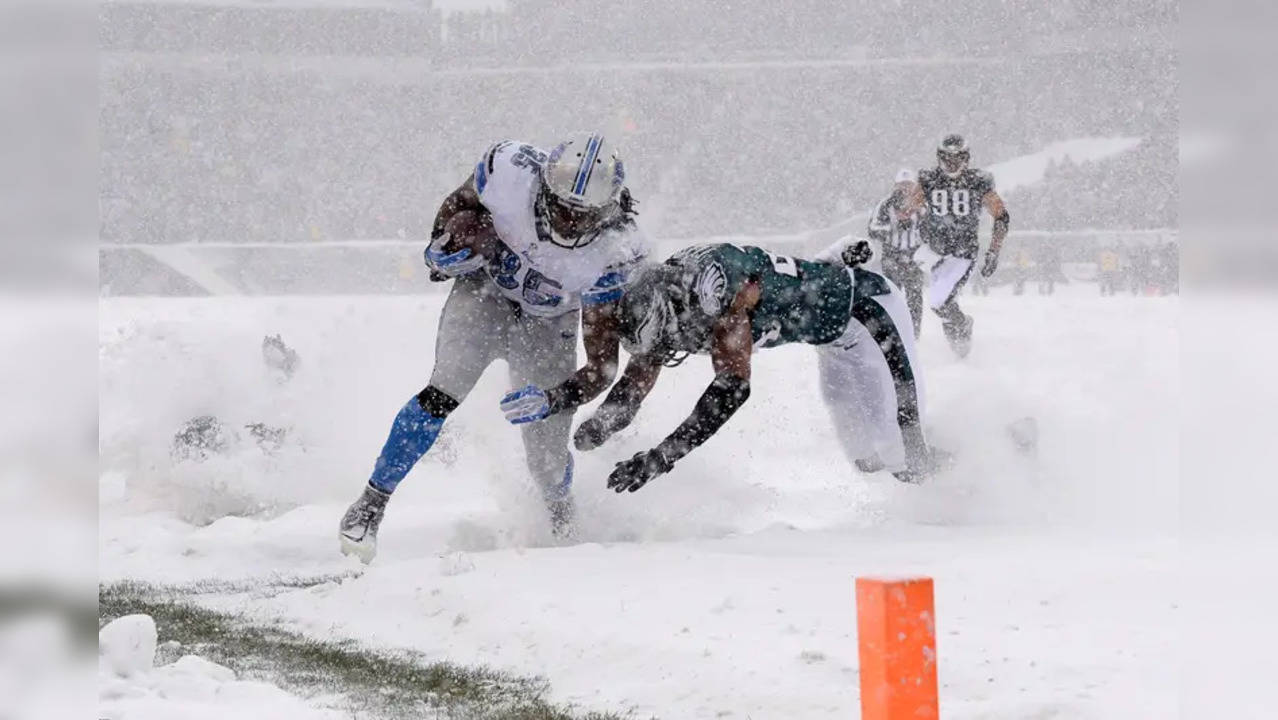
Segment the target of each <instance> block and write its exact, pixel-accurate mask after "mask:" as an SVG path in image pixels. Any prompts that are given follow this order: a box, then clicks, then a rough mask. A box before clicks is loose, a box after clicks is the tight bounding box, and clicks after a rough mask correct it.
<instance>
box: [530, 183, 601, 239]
mask: <svg viewBox="0 0 1278 720" xmlns="http://www.w3.org/2000/svg"><path fill="white" fill-rule="evenodd" d="M546 202H547V200H546V196H545V193H544V192H539V193H537V199H536V200H534V201H533V208H534V212H533V222H534V223H535V224H536V226H537V228H536V229H537V237H538V238H539V239H541V240H546V241H548V242H550V244H552V245H556V246H558V247H561V248H566V249H568V250H576V249H578V248H583V247H585V246H587V245H589V244H590V243H592V242H594V241H595V238H597V237H599V231H598V230H591V231H590V232H586V233H583V234H582V235H581V236H579V237H577V238H576V239H575V240H574V239H571V238H568V237H565V236H563V235H560V234H559V233H558V232H557V231H556V230H555V226H554V223H552V222H550V209H549V208H547V207H546Z"/></svg>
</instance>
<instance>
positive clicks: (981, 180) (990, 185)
mask: <svg viewBox="0 0 1278 720" xmlns="http://www.w3.org/2000/svg"><path fill="white" fill-rule="evenodd" d="M971 172H972V184H973V185H981V186H984V188H985V189H986V190H987V191H989V190H993V189H994V175H993V174H992V173H991V172H990V171H988V170H981V169H979V168H973V169H972V171H971Z"/></svg>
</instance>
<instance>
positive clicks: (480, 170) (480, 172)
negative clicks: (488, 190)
mask: <svg viewBox="0 0 1278 720" xmlns="http://www.w3.org/2000/svg"><path fill="white" fill-rule="evenodd" d="M487 184H488V168H486V167H484V161H483V160H480V161H479V164H478V165H476V166H475V192H476V193H477V194H479V195H483V194H484V186H485V185H487Z"/></svg>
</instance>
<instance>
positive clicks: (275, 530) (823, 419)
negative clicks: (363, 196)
mask: <svg viewBox="0 0 1278 720" xmlns="http://www.w3.org/2000/svg"><path fill="white" fill-rule="evenodd" d="M1032 292H1033V290H1032V288H1031V293H1032ZM442 297H443V296H442V295H430V296H421V297H411V298H404V297H399V298H390V297H358V298H287V299H281V298H253V299H248V298H211V299H180V300H179V299H136V298H134V299H128V298H120V299H110V300H104V301H103V302H102V304H101V313H100V330H99V339H100V348H99V360H100V388H99V392H100V395H99V397H100V451H101V467H102V473H101V480H100V497H101V501H100V502H101V509H100V573H101V579H102V581H103V582H112V581H116V580H122V579H136V580H143V581H147V582H154V583H186V582H194V581H200V580H208V579H216V580H220V581H235V580H245V581H251V582H257V583H262V584H269V582H270V581H271V580H272V578H279V577H297V576H321V575H326V574H343V573H345V574H349V575H350V576H349V577H348V578H346V579H344V580H341V581H334V582H328V583H323V584H320V585H317V586H314V587H309V588H305V589H297V590H285V589H282V590H280V591H279V592H276V593H271V594H270V596H269V597H264V596H261V594H243V593H241V594H233V595H229V594H228V595H220V594H217V593H210V594H206V595H201V596H200V598H199V601H200V602H201V603H203V604H206V605H208V606H209V607H212V608H217V609H223V610H234V611H236V612H247V613H250V614H251V615H252V616H254V617H255V618H257V619H259V620H262V621H269V622H278V623H280V624H281V625H282V626H283V627H286V628H289V629H292V630H296V631H299V632H302V633H305V634H310V635H313V636H315V637H320V638H333V639H336V638H350V639H354V640H357V641H359V642H361V643H364V644H366V645H367V646H369V647H378V648H411V649H414V650H418V651H421V652H423V653H425V654H426V655H427V656H428V657H432V658H438V659H448V660H452V661H456V662H461V663H482V664H487V665H492V666H495V667H498V668H502V669H509V670H512V671H515V672H519V673H523V674H538V675H543V676H545V677H547V678H548V679H549V680H550V682H551V684H552V688H553V697H554V699H556V700H558V701H563V702H570V703H577V704H580V705H581V706H583V707H586V708H591V709H599V710H620V711H625V710H633V711H634V712H635V715H636V716H637V717H648V716H658V717H662V718H715V717H734V718H756V719H757V718H782V717H785V718H835V717H838V718H847V717H855V716H856V713H857V710H856V708H857V703H858V700H857V653H856V637H855V632H854V628H855V614H854V607H853V602H852V598H853V595H852V592H853V590H852V588H853V584H852V583H853V578H854V577H856V576H858V575H866V574H910V573H924V574H928V575H931V576H932V577H934V578H935V580H936V592H937V598H936V602H937V612H938V616H939V621H938V636H939V641H938V642H939V648H938V650H939V654H940V677H941V706H942V714H943V717H946V718H954V719H959V718H1070V719H1076V718H1080V719H1081V718H1134V717H1149V718H1156V717H1172V716H1174V715H1175V714H1176V703H1177V697H1176V695H1175V694H1174V693H1173V692H1170V691H1169V690H1170V689H1171V688H1174V687H1175V686H1176V683H1177V666H1176V665H1175V663H1173V662H1169V661H1168V658H1170V657H1174V656H1175V654H1176V647H1175V638H1174V636H1173V635H1172V634H1171V633H1169V632H1168V630H1167V628H1168V627H1169V626H1172V625H1174V624H1175V623H1176V621H1177V620H1178V618H1177V616H1176V613H1177V606H1176V582H1177V581H1176V577H1175V571H1176V563H1177V559H1176V554H1177V553H1176V544H1175V541H1174V532H1175V529H1176V523H1177V519H1178V501H1179V497H1178V492H1179V488H1178V485H1177V477H1178V473H1179V463H1180V459H1179V455H1178V453H1177V452H1175V451H1174V450H1173V449H1174V448H1175V447H1176V446H1177V443H1178V440H1179V425H1178V412H1179V406H1180V397H1179V377H1178V376H1179V347H1178V317H1179V313H1178V307H1177V304H1178V301H1177V300H1176V299H1173V298H1145V297H1141V298H1132V297H1126V296H1124V297H1118V298H1100V297H1097V296H1096V288H1095V286H1094V285H1090V284H1089V285H1082V286H1066V287H1065V288H1064V289H1063V290H1062V291H1061V292H1060V294H1058V295H1057V296H1055V297H1050V298H1044V297H1038V296H1036V295H1033V294H1030V295H1026V296H1022V297H1012V296H1011V295H1009V294H1006V290H1003V289H996V290H995V294H993V295H991V296H989V297H980V298H974V297H966V298H965V299H964V305H965V306H966V307H967V308H968V309H969V310H970V311H971V312H973V313H974V314H975V316H976V318H977V324H976V340H975V348H974V350H973V353H972V355H971V357H970V358H968V360H966V361H958V360H956V359H954V358H953V356H952V355H951V354H950V352H949V350H948V348H947V347H946V346H945V345H944V341H943V339H942V337H941V333H940V327H939V325H937V324H936V323H935V322H934V320H933V319H932V318H929V320H928V322H927V324H926V325H925V328H924V337H923V340H922V344H921V352H922V355H923V361H924V364H925V370H926V383H927V390H928V405H927V413H926V417H927V424H928V426H929V428H930V432H931V436H932V438H933V439H934V441H935V442H937V443H938V444H939V445H942V446H944V447H947V448H950V449H953V450H955V451H956V452H958V454H959V462H958V464H957V466H956V467H955V468H954V469H953V470H951V471H950V472H949V473H948V474H947V475H945V476H942V477H938V478H937V479H936V480H935V481H934V482H932V483H930V484H928V485H925V486H921V487H913V486H909V487H907V486H901V485H899V484H897V483H896V482H895V481H894V480H893V479H892V478H891V477H889V476H886V475H873V476H861V475H858V474H857V473H856V472H855V471H853V470H852V469H851V468H850V467H849V465H848V464H847V463H846V461H845V460H844V459H843V457H842V456H841V455H840V453H839V451H838V448H837V445H836V443H835V440H834V434H833V430H832V429H831V427H830V425H829V420H828V418H827V416H826V414H825V411H824V408H823V407H822V405H821V401H820V398H819V396H818V394H817V381H816V375H815V362H814V359H815V358H814V353H813V351H812V350H811V348H806V347H790V348H781V349H776V350H770V351H766V352H763V353H761V354H760V355H759V356H757V358H756V363H757V364H756V375H755V381H754V394H753V395H752V398H751V400H750V402H749V404H748V405H747V406H746V407H745V408H744V409H743V410H742V411H741V412H740V413H739V415H738V416H737V417H734V418H733V419H732V421H731V422H730V423H729V424H728V426H727V427H726V428H725V429H724V431H723V432H722V433H720V435H719V436H717V437H715V438H713V439H712V440H711V441H710V442H709V443H708V444H707V445H706V446H705V447H703V448H701V449H699V450H698V451H696V452H695V453H694V454H692V455H691V456H690V457H688V458H687V459H686V460H685V461H684V462H682V463H680V465H679V466H678V467H677V468H676V470H675V471H674V472H673V473H672V474H671V475H669V476H667V477H662V478H659V479H658V480H656V481H654V482H653V483H652V484H650V485H649V486H648V487H646V488H644V489H643V490H642V491H641V492H639V493H637V494H633V495H626V496H617V495H614V494H612V493H611V492H609V491H607V490H606V489H605V488H604V487H603V482H604V478H605V477H606V475H607V473H608V470H609V469H610V468H611V465H612V463H613V462H615V461H616V460H618V459H621V458H624V457H628V456H629V455H630V454H631V453H633V452H635V451H637V450H639V449H642V448H645V447H648V446H650V445H651V444H652V443H654V442H656V441H657V440H658V439H659V438H660V437H662V436H663V435H664V434H665V433H666V432H668V431H669V430H670V429H671V428H673V427H674V425H675V424H676V423H677V422H678V421H679V420H680V419H682V417H684V416H685V415H686V413H687V412H688V411H689V410H690V409H691V406H692V403H693V399H694V397H695V395H696V394H697V393H699V392H700V390H701V389H702V388H703V387H704V385H705V384H706V383H707V382H708V381H709V380H710V377H711V373H710V368H709V362H708V360H706V359H704V358H700V359H694V360H690V361H689V362H688V363H686V365H685V366H684V367H682V368H680V369H679V370H677V371H674V372H670V373H668V374H666V375H665V376H664V377H663V378H662V381H661V383H660V384H659V385H658V387H657V389H656V390H655V391H654V395H653V397H652V398H651V400H650V404H649V406H647V407H645V409H644V410H643V412H642V413H641V415H640V417H639V419H638V420H637V421H636V423H635V425H634V426H633V427H632V428H631V429H630V430H628V431H627V432H626V433H624V434H623V435H622V436H621V437H620V438H619V439H617V440H616V441H614V442H613V443H611V444H609V445H606V446H605V447H603V448H601V449H600V450H597V451H595V452H593V453H589V454H579V455H578V458H577V483H576V488H577V490H576V491H577V495H578V501H579V504H580V509H581V512H580V515H581V529H582V532H581V535H582V538H581V541H580V542H579V543H577V544H575V545H571V546H557V545H555V544H554V543H552V542H551V541H550V538H549V534H548V531H547V529H546V528H545V527H544V525H543V522H544V521H543V519H542V518H541V516H540V514H539V512H538V508H537V504H536V503H535V502H533V501H532V499H531V496H530V495H529V490H528V488H527V487H526V485H525V480H524V476H523V472H522V468H523V463H522V459H521V451H520V448H519V442H518V434H517V432H516V431H515V430H513V429H512V428H511V427H509V426H507V425H505V424H504V422H503V421H502V419H501V415H500V413H499V411H498V408H497V399H498V397H499V396H500V394H501V392H502V391H504V390H505V389H507V385H508V382H507V380H506V378H505V373H504V369H503V368H501V367H494V368H493V369H491V370H490V372H489V373H488V374H487V375H486V376H485V377H484V379H483V380H482V381H481V382H480V385H479V386H478V387H477V388H476V389H475V391H474V393H473V394H472V396H471V397H470V398H469V399H468V401H467V402H466V403H465V404H464V405H463V406H462V408H461V409H460V410H458V411H457V413H455V414H454V416H453V418H452V419H450V421H449V426H448V427H447V429H446V432H445V438H446V440H444V441H442V442H441V445H440V446H437V447H436V449H435V451H433V452H432V454H431V455H430V456H428V457H427V459H426V460H424V461H423V462H422V463H421V464H420V465H419V466H418V468H417V469H416V470H415V471H414V472H413V474H412V475H410V477H409V478H408V479H407V480H406V481H405V482H404V484H403V485H402V486H401V487H400V490H399V492H398V493H397V495H396V497H395V498H394V500H393V502H392V504H391V506H390V509H389V511H388V514H387V519H386V522H385V524H384V525H383V528H382V535H381V538H382V542H381V553H380V555H379V557H378V558H377V560H376V561H375V563H374V564H373V565H372V566H370V567H368V568H367V569H365V568H363V567H362V566H360V565H358V563H356V562H354V561H353V560H350V559H347V558H343V557H341V556H340V555H339V554H338V552H337V540H336V532H335V530H336V523H337V519H338V517H339V516H340V514H341V512H342V510H343V509H344V508H345V506H346V504H348V503H349V502H350V501H351V500H352V499H353V498H354V497H355V496H356V495H357V494H358V492H359V490H360V487H361V486H362V485H363V483H364V481H365V479H366V477H367V474H368V471H369V470H370V468H371V465H372V462H373V459H374V457H375V455H376V452H377V450H378V448H379V447H380V444H381V442H382V440H383V439H384V437H385V432H386V428H387V425H388V423H389V421H390V419H391V417H392V416H393V415H394V413H395V411H396V410H397V409H398V408H399V407H400V406H401V405H402V404H403V402H404V400H405V399H406V398H407V397H408V396H409V395H410V394H412V393H415V392H417V391H418V390H419V389H420V388H421V387H422V386H423V385H424V384H425V382H426V379H427V378H428V375H429V371H430V367H431V362H432V354H433V345H434V329H435V322H436V318H437V315H438V310H439V305H440V303H441V302H442ZM274 333H281V334H282V335H283V338H284V339H285V340H286V341H287V342H288V343H289V344H290V345H292V346H293V347H295V348H296V349H297V350H298V351H299V352H300V353H301V356H302V364H301V368H300V371H299V372H298V374H297V376H296V377H295V378H294V379H293V380H292V381H291V382H288V383H284V384H281V383H278V382H276V381H275V379H273V378H272V376H271V375H270V373H269V372H268V370H267V369H266V368H265V367H264V366H263V364H262V361H261V356H260V353H259V347H260V343H261V340H262V336H263V335H265V334H274ZM202 414H215V415H217V416H219V417H220V418H222V419H223V420H224V421H225V422H226V423H227V424H229V425H233V426H237V427H238V426H243V425H244V424H246V423H250V422H266V423H269V424H273V425H280V426H288V427H290V428H291V442H290V444H288V445H286V446H285V448H284V449H282V450H281V451H279V452H278V453H276V454H275V455H272V456H267V455H264V454H262V453H261V452H260V451H259V450H258V449H257V448H256V446H254V445H253V443H252V442H245V443H244V444H243V445H242V446H241V447H240V448H239V449H238V450H235V451H233V452H232V453H231V454H230V455H229V456H228V457H220V458H213V459H211V460H209V461H207V462H204V463H200V464H192V463H176V462H175V461H173V460H172V459H170V456H169V443H170V441H171V438H172V436H173V434H174V432H176V430H177V429H178V427H179V426H180V425H181V424H182V422H184V421H185V420H186V419H188V418H190V417H193V416H196V415H202ZM1024 416H1033V417H1035V418H1037V421H1038V425H1039V429H1040V443H1039V446H1038V448H1037V451H1036V453H1033V454H1022V453H1019V452H1018V451H1017V450H1016V449H1015V448H1014V446H1013V444H1012V442H1011V441H1010V440H1009V438H1008V436H1007V432H1006V426H1007V424H1008V423H1010V422H1011V421H1013V420H1015V419H1017V418H1020V417H1024ZM242 434H243V433H242ZM191 663H192V661H188V665H189V664H191ZM197 669H198V668H197ZM155 672H159V670H156V671H155ZM168 672H169V673H170V674H172V673H174V672H176V671H168ZM206 674H207V673H206ZM214 675H216V673H214ZM152 682H156V681H152ZM147 697H151V696H147ZM152 699H154V698H153V697H152ZM330 700H331V698H330ZM178 714H179V715H180V713H178ZM236 714H237V715H240V716H243V713H241V712H238V711H237V713H236ZM174 716H176V715H174Z"/></svg>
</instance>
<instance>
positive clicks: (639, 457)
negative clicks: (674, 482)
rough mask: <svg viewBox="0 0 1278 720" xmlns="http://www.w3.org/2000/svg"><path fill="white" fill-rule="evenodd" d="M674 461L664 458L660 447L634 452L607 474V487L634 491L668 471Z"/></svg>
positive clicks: (619, 490) (621, 490) (620, 490)
mask: <svg viewBox="0 0 1278 720" xmlns="http://www.w3.org/2000/svg"><path fill="white" fill-rule="evenodd" d="M672 467H674V463H673V462H671V461H670V460H668V459H666V456H665V453H663V452H661V450H660V449H653V450H647V451H644V452H641V453H636V454H635V456H634V457H632V458H630V459H629V460H623V461H622V462H619V463H617V467H616V468H614V469H613V471H612V474H611V475H609V476H608V487H609V488H612V489H613V490H616V491H617V492H624V491H627V490H628V491H630V492H634V491H636V490H638V489H639V488H641V487H643V486H644V485H646V484H647V483H648V481H649V480H651V479H653V478H655V477H657V476H658V475H661V474H664V473H668V472H670V468H672Z"/></svg>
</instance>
